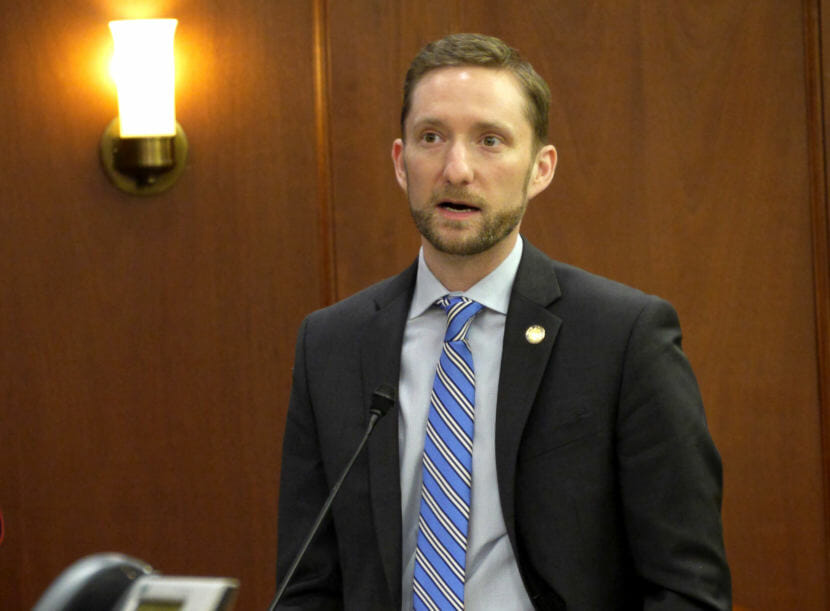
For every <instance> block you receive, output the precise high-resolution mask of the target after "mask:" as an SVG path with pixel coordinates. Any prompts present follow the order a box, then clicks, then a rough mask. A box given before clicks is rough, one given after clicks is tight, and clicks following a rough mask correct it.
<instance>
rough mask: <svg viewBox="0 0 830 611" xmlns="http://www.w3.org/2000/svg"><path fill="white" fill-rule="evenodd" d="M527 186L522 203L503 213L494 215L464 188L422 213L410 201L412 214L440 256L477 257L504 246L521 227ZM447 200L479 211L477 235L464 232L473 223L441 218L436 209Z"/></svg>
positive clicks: (447, 191)
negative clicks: (512, 233)
mask: <svg viewBox="0 0 830 611" xmlns="http://www.w3.org/2000/svg"><path fill="white" fill-rule="evenodd" d="M528 179H529V176H528ZM527 184H528V181H527V180H526V181H525V185H524V188H523V189H522V196H521V199H520V201H519V203H518V204H517V205H516V206H513V207H511V208H507V209H504V210H500V211H499V212H490V209H491V207H490V206H489V205H488V203H487V201H486V200H484V199H483V198H481V197H477V196H475V195H473V194H472V193H468V192H467V190H466V189H464V188H463V187H454V186H449V187H446V188H444V189H441V190H440V191H439V192H436V193H434V194H433V195H432V197H430V199H429V205H428V206H426V208H425V209H422V210H416V209H415V208H414V207H413V206H412V201H411V200H410V201H409V211H410V213H411V214H412V219H413V220H414V221H415V226H416V227H417V228H418V231H419V232H420V233H421V235H422V236H423V237H424V238H425V239H426V240H427V241H428V242H429V243H430V244H432V246H433V248H435V249H436V250H438V251H439V252H443V253H445V254H448V255H477V254H479V253H482V252H484V251H486V250H489V249H490V248H492V247H493V246H495V245H496V244H498V243H499V242H501V241H502V240H503V239H505V238H506V237H507V236H508V235H510V233H511V232H512V231H513V230H514V229H515V228H516V227H517V226H518V225H519V223H520V222H521V220H522V217H524V214H525V210H527ZM447 199H455V200H461V201H465V202H467V203H469V204H472V205H474V206H476V207H477V208H478V209H479V215H480V218H479V221H480V222H481V225H480V226H479V227H478V229H477V230H476V231H475V232H473V233H469V234H466V235H465V234H464V233H463V232H462V230H463V229H464V228H465V227H467V225H468V223H469V221H453V220H447V219H444V218H441V217H440V216H438V214H437V213H436V209H435V206H436V205H437V204H438V203H439V202H442V201H444V200H447Z"/></svg>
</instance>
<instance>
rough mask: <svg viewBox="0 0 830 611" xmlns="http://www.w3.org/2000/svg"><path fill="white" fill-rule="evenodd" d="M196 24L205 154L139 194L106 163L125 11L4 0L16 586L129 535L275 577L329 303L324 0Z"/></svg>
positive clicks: (194, 155)
mask: <svg viewBox="0 0 830 611" xmlns="http://www.w3.org/2000/svg"><path fill="white" fill-rule="evenodd" d="M174 9H175V12H174V16H175V17H177V18H178V19H179V21H180V23H179V28H178V32H177V38H176V45H177V52H178V88H179V95H178V118H179V122H180V123H181V124H182V125H183V126H184V129H185V131H186V132H187V135H188V137H189V140H190V153H191V154H190V158H189V160H188V167H187V169H186V171H185V173H184V175H183V176H182V178H181V180H180V181H179V183H178V184H177V185H176V186H175V187H174V188H173V189H172V190H170V191H169V192H167V193H165V194H163V195H161V196H159V197H155V198H151V199H136V198H132V197H130V196H126V195H123V194H121V193H120V192H118V191H116V190H115V189H114V188H113V187H111V185H110V184H109V183H108V182H107V179H106V177H105V176H104V174H103V172H102V171H101V169H100V168H99V164H98V159H97V147H98V139H99V137H100V135H101V133H102V132H103V129H104V127H105V126H106V125H107V123H108V122H109V121H110V119H111V118H112V117H113V116H114V114H115V98H114V95H113V92H112V90H111V88H110V87H109V86H108V85H106V84H105V83H106V81H105V77H104V67H105V64H106V60H105V57H106V56H107V54H108V52H109V48H110V47H111V44H110V42H109V38H110V37H109V32H108V29H107V21H108V20H109V19H112V18H117V17H121V16H122V15H121V14H117V13H114V12H112V11H111V10H107V9H103V8H100V7H97V6H91V5H90V3H85V2H76V1H69V2H64V3H51V4H49V5H48V6H40V5H38V6H35V5H31V4H27V3H25V2H14V1H9V0H3V1H2V2H0V24H2V25H0V55H2V57H3V58H4V60H3V62H2V64H0V87H2V94H0V132H1V133H3V136H4V142H5V145H4V146H3V147H0V184H2V187H3V195H2V205H0V234H2V238H1V239H0V281H2V298H0V338H2V341H1V342H0V345H2V356H1V357H0V465H2V473H1V474H0V503H2V506H3V512H4V514H5V517H6V526H7V535H6V539H5V541H4V543H3V546H2V547H0V592H2V595H0V599H2V602H0V606H2V607H3V608H9V609H24V608H30V607H31V605H32V604H33V603H34V601H35V600H36V598H37V597H38V596H39V595H40V593H41V592H42V591H43V590H44V589H45V587H46V586H47V584H48V583H49V582H50V581H51V579H52V578H53V577H55V576H56V575H57V574H58V573H59V572H60V571H61V570H62V569H63V568H64V567H66V566H68V565H69V564H70V563H71V562H73V561H75V560H76V559H78V558H80V557H82V556H84V555H86V554H90V553H94V552H99V551H108V550H115V551H121V552H124V553H128V554H131V555H134V556H136V557H138V558H141V559H143V560H145V561H147V562H149V563H151V564H152V565H153V566H155V567H157V568H158V569H159V570H161V571H163V572H164V573H167V574H204V575H229V576H234V577H237V578H240V579H241V582H242V590H241V593H240V599H239V608H241V609H248V608H264V606H265V605H266V604H267V601H268V600H269V598H270V596H271V594H272V592H273V590H274V572H275V547H276V497H277V483H278V472H279V471H278V470H279V450H280V437H281V434H282V423H283V421H284V406H285V404H286V402H287V397H288V388H289V384H290V368H291V362H292V360H293V347H294V338H295V333H296V329H297V327H298V325H299V322H300V320H301V318H302V316H303V315H304V314H305V313H306V312H308V311H309V310H310V309H313V308H314V307H316V306H317V305H319V303H320V298H319V296H320V294H321V287H320V283H321V282H322V281H323V280H322V279H321V278H320V275H319V272H318V270H319V261H318V256H319V253H320V252H321V248H320V245H319V244H318V239H317V235H316V232H315V231H314V229H313V228H315V227H316V226H317V210H316V203H317V193H316V191H317V189H316V175H317V170H316V161H315V152H314V142H315V133H314V104H313V86H312V71H311V66H312V13H311V9H310V7H309V6H307V5H306V4H305V3H295V2H272V1H270V0H268V1H266V0H261V1H246V2H244V3H242V4H235V3H219V2H202V3H198V4H189V5H188V4H185V5H178V6H176V7H174Z"/></svg>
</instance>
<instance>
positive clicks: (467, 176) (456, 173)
mask: <svg viewBox="0 0 830 611" xmlns="http://www.w3.org/2000/svg"><path fill="white" fill-rule="evenodd" d="M444 179H445V180H446V181H447V182H448V183H450V184H453V185H464V184H468V183H470V182H472V180H473V168H472V165H470V159H469V156H468V151H467V148H466V147H465V146H464V143H463V142H453V143H452V144H451V145H450V147H449V148H448V149H447V156H446V158H445V159H444Z"/></svg>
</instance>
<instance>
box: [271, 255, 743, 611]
mask: <svg viewBox="0 0 830 611" xmlns="http://www.w3.org/2000/svg"><path fill="white" fill-rule="evenodd" d="M416 269H417V265H413V266H411V267H410V268H409V269H407V270H406V271H404V272H403V273H401V274H400V275H398V276H395V277H393V278H390V279H388V280H385V281H383V282H380V283H379V284H376V285H374V286H372V287H370V288H368V289H366V290H364V291H361V292H360V293H358V294H356V295H354V296H352V297H350V298H348V299H345V300H344V301H341V302H339V303H337V304H335V305H333V306H331V307H328V308H325V309H323V310H320V311H317V312H315V313H313V314H311V315H310V316H309V317H308V318H306V320H305V321H304V322H303V324H302V327H301V329H300V332H299V337H298V340H297V351H296V359H295V363H294V378H293V388H292V391H291V401H290V405H289V409H288V417H287V421H286V428H285V438H284V441H283V462H282V479H281V484H280V503H279V552H278V568H277V572H278V576H279V577H281V576H282V575H283V574H284V573H285V571H286V569H287V567H288V564H289V563H290V561H291V559H292V557H293V556H294V554H295V552H296V551H297V549H298V548H299V545H300V542H301V541H302V540H303V538H304V537H305V535H306V532H307V530H308V528H309V527H310V525H311V522H312V521H313V519H314V517H315V516H316V514H317V512H318V510H319V508H320V507H321V506H322V504H323V501H324V499H325V497H326V495H327V493H328V490H329V486H330V485H331V484H332V483H333V482H334V480H335V479H336V478H337V476H338V475H339V473H340V471H341V470H342V469H343V467H344V465H345V463H346V462H347V461H348V459H349V458H350V456H351V454H352V452H353V450H354V448H356V446H357V444H358V442H359V440H360V438H361V436H362V434H363V432H364V429H365V427H366V424H367V422H368V411H369V405H370V402H371V396H372V392H373V391H374V390H375V389H376V388H377V387H378V386H380V385H381V384H391V385H393V386H396V385H397V380H398V377H399V371H400V355H401V344H402V338H403V331H404V326H405V324H406V318H407V314H408V311H409V304H410V301H411V298H412V293H413V289H414V283H415V275H416ZM531 325H540V326H542V327H543V328H544V329H545V331H546V333H545V337H544V339H543V341H542V342H540V343H537V344H532V343H530V342H528V341H527V339H526V337H525V330H526V329H527V328H528V327H529V326H531ZM680 341H681V334H680V327H679V323H678V320H677V315H676V313H675V311H674V309H673V308H672V307H671V306H670V305H669V304H668V303H666V302H665V301H663V300H661V299H658V298H656V297H653V296H649V295H646V294H644V293H641V292H640V291H637V290H635V289H632V288H629V287H626V286H624V285H621V284H618V283H615V282H612V281H610V280H606V279H603V278H600V277H598V276H594V275H592V274H589V273H587V272H585V271H582V270H579V269H577V268H574V267H571V266H567V265H564V264H562V263H559V262H556V261H552V260H550V259H548V258H547V257H546V256H545V255H544V254H542V253H541V252H540V251H538V250H537V249H536V248H534V247H533V246H532V245H531V244H529V243H528V242H525V245H524V251H523V255H522V261H521V264H520V266H519V270H518V273H517V276H516V280H515V282H514V286H513V290H512V294H511V298H510V306H509V310H508V313H507V319H506V323H505V333H504V348H503V355H502V365H501V374H500V380H499V390H498V398H497V401H498V403H497V415H496V462H497V474H498V486H499V495H500V499H501V506H502V512H503V514H504V518H505V522H506V527H507V533H508V535H509V537H510V541H511V543H512V545H513V549H514V552H515V554H516V558H517V561H518V564H519V570H520V573H521V575H522V578H523V580H524V583H525V586H526V587H527V590H528V593H529V594H530V596H531V599H532V600H533V603H534V605H535V606H536V607H537V608H538V609H575V610H583V609H584V610H586V611H606V610H613V609H655V610H656V609H730V608H731V603H730V596H731V588H730V575H729V568H728V566H727V562H726V557H725V552H724V545H723V536H722V528H721V518H720V504H721V490H722V482H721V463H720V456H719V454H718V452H717V450H716V449H715V446H714V444H713V442H712V439H711V437H710V435H709V432H708V430H707V426H706V421H705V417H704V413H703V407H702V402H701V398H700V393H699V391H698V387H697V383H696V381H695V378H694V374H693V373H692V371H691V368H690V367H689V364H688V361H687V360H686V357H685V356H684V355H683V353H682V351H681V346H680ZM399 477H400V476H399V466H398V429H397V415H396V413H395V412H391V413H390V415H389V416H387V417H386V418H384V419H382V420H381V421H380V422H379V424H378V426H377V428H376V430H375V432H374V434H373V436H372V437H371V439H370V441H369V446H368V450H367V451H366V452H365V453H364V454H363V455H362V456H361V457H360V458H359V459H358V461H357V462H356V463H355V466H354V469H353V471H352V473H351V474H350V475H349V477H348V478H347V480H346V482H345V483H344V485H343V488H342V489H341V490H340V494H339V496H338V498H337V499H336V501H335V503H334V505H333V507H332V517H331V519H330V520H328V521H327V522H326V523H325V524H324V528H323V530H322V531H321V532H320V534H319V535H318V536H317V538H316V539H315V540H314V542H313V543H312V546H311V548H310V550H309V553H308V554H307V556H306V558H305V560H304V562H303V563H302V564H301V566H300V568H299V570H298V572H297V574H296V575H295V578H294V581H293V582H292V586H291V587H290V588H289V590H288V592H287V597H286V598H285V602H284V604H282V605H281V606H280V608H282V609H290V608H297V609H342V608H345V609H361V610H365V609H387V610H388V609H400V605H401V602H400V601H401V570H402V569H401V564H402V561H401V497H400V481H399Z"/></svg>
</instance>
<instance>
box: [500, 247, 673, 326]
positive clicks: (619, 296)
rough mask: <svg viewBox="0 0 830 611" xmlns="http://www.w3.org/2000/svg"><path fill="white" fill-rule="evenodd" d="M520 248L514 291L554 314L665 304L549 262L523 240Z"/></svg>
mask: <svg viewBox="0 0 830 611" xmlns="http://www.w3.org/2000/svg"><path fill="white" fill-rule="evenodd" d="M524 248H525V253H524V255H523V257H522V263H521V265H520V268H519V273H518V274H517V276H516V285H515V290H516V291H517V292H519V293H522V294H524V295H526V296H527V297H528V298H529V299H532V300H534V301H537V302H538V303H540V305H549V306H551V308H552V310H554V311H565V312H580V313H583V314H586V315H587V314H591V313H595V314H597V315H601V316H609V315H612V314H614V313H615V312H616V313H621V312H629V311H631V312H638V311H640V310H642V309H643V308H644V307H646V306H648V305H650V304H653V303H655V302H663V303H665V302H664V301H663V300H662V299H661V298H659V297H657V296H654V295H648V294H646V293H645V292H643V291H641V290H639V289H637V288H634V287H631V286H628V285H626V284H623V283H621V282H617V281H616V280H612V279H610V278H606V277H603V276H600V275H598V274H595V273H592V272H589V271H587V270H584V269H581V268H579V267H576V266H574V265H570V264H568V263H563V262H561V261H556V260H554V259H551V258H550V257H548V256H547V255H545V254H544V253H543V252H541V251H540V250H539V249H537V248H536V247H534V246H533V245H532V244H530V243H529V242H527V241H525V244H524Z"/></svg>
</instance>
